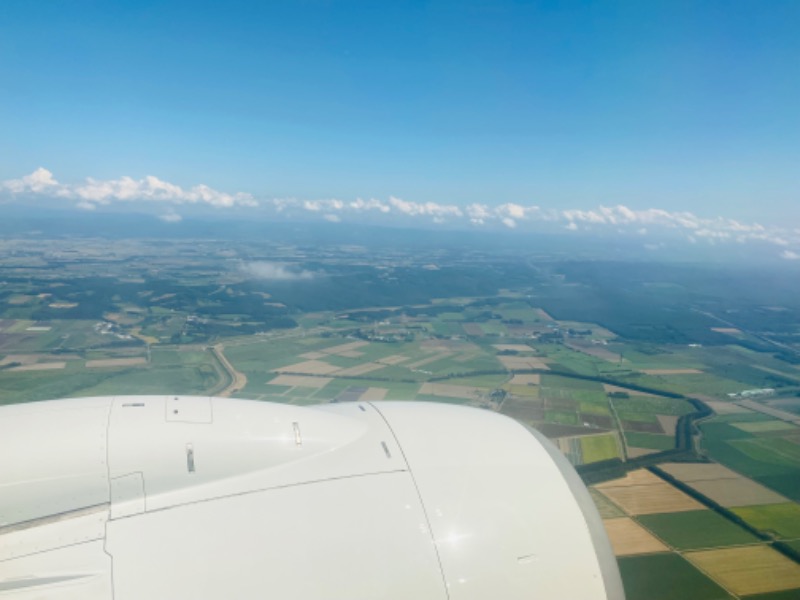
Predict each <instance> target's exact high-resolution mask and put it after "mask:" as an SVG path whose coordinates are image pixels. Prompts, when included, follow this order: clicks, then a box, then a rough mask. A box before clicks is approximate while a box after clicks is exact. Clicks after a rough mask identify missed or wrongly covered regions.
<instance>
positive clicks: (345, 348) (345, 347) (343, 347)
mask: <svg viewBox="0 0 800 600" xmlns="http://www.w3.org/2000/svg"><path fill="white" fill-rule="evenodd" d="M368 344H369V342H364V341H359V342H348V343H347V344H339V345H338V346H331V347H330V348H324V349H323V350H321V352H324V353H325V354H341V353H342V352H351V351H353V350H355V349H356V348H361V347H362V346H367V345H368Z"/></svg>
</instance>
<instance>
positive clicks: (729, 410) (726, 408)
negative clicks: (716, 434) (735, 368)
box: [693, 394, 750, 415]
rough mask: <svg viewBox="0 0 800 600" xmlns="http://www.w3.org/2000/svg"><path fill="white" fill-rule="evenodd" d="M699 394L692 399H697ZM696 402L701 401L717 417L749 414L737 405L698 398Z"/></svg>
mask: <svg viewBox="0 0 800 600" xmlns="http://www.w3.org/2000/svg"><path fill="white" fill-rule="evenodd" d="M697 396H699V394H696V395H695V396H693V397H697ZM698 400H702V401H703V402H705V403H706V404H708V407H709V408H710V409H711V410H713V411H714V412H715V413H717V414H718V415H733V414H740V413H746V412H750V411H749V410H747V409H746V408H742V407H741V406H739V405H738V404H734V403H733V402H723V401H721V400H708V399H706V398H698Z"/></svg>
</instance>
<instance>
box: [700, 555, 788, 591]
mask: <svg viewBox="0 0 800 600" xmlns="http://www.w3.org/2000/svg"><path fill="white" fill-rule="evenodd" d="M684 556H685V557H686V558H687V559H688V560H690V561H691V562H693V563H694V564H695V565H696V566H697V567H699V568H700V569H701V570H703V571H705V572H706V573H708V574H709V575H710V576H711V577H713V578H714V579H716V580H717V581H718V582H719V583H721V584H722V585H723V586H724V587H725V588H727V589H729V590H730V591H732V592H733V593H734V594H738V595H747V594H763V593H765V592H777V591H779V590H789V589H793V588H797V587H800V565H798V564H797V563H795V562H792V561H791V560H789V559H788V558H786V557H785V556H783V555H782V554H779V553H778V552H776V551H775V550H773V549H772V548H769V547H767V546H743V547H737V548H723V549H721V550H704V551H700V552H687V553H686V554H684Z"/></svg>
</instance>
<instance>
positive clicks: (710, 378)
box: [0, 236, 800, 600]
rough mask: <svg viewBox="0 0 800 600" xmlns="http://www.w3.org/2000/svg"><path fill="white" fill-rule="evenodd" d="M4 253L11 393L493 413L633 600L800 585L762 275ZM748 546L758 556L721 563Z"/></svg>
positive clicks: (29, 397) (1, 364)
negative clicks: (744, 568)
mask: <svg viewBox="0 0 800 600" xmlns="http://www.w3.org/2000/svg"><path fill="white" fill-rule="evenodd" d="M387 237H388V238H391V236H387ZM0 243H2V245H3V249H4V250H5V252H4V253H3V254H1V255H0V403H2V404H8V403H18V402H31V401H36V400H44V399H49V398H60V397H77V396H85V395H103V394H113V395H117V394H125V393H130V394H147V393H153V394H163V393H179V392H180V393H184V394H199V395H232V396H235V397H241V398H251V399H255V400H263V401H272V402H281V403H290V404H297V405H313V404H319V403H327V402H348V401H356V400H358V401H375V402H379V401H382V400H404V401H431V402H447V403H454V404H461V405H465V406H472V407H477V408H481V409H483V410H490V411H496V412H499V413H501V414H504V415H507V416H509V417H511V418H513V419H516V420H518V421H519V422H521V423H523V424H525V425H527V426H531V427H535V428H537V429H538V430H540V431H541V432H542V433H544V434H545V435H546V436H547V437H549V438H550V439H551V440H552V441H553V442H554V443H555V444H556V446H557V447H558V448H559V449H560V450H561V451H562V452H563V453H564V454H565V455H566V456H567V457H568V458H569V460H570V461H571V462H572V463H573V464H574V465H576V467H577V468H578V469H579V472H580V473H581V474H582V475H583V476H584V478H585V479H586V481H589V482H592V483H594V484H595V487H593V489H592V496H593V498H594V499H595V502H596V504H597V505H598V508H599V509H600V512H601V514H602V515H603V517H604V518H605V519H606V520H607V523H606V526H607V528H608V530H609V533H610V535H611V538H612V542H613V543H614V548H615V551H616V552H617V554H618V556H619V561H620V566H621V569H622V573H623V577H624V580H625V585H626V588H627V590H628V598H629V599H630V600H638V599H644V598H660V597H668V596H667V594H668V593H669V590H670V589H673V593H678V592H680V593H681V594H684V595H681V596H679V597H687V598H688V597H691V598H729V597H733V598H735V597H739V596H741V595H751V594H762V593H783V592H786V593H790V592H791V591H792V590H794V591H797V589H798V588H800V583H797V579H796V573H795V570H794V567H795V566H797V563H796V562H793V560H792V559H790V558H787V555H784V554H781V553H780V552H778V551H777V550H775V549H774V548H773V546H772V544H773V543H774V542H776V541H780V542H782V543H783V542H785V543H786V545H787V546H786V547H788V548H793V547H798V546H800V541H799V540H800V529H798V527H797V523H798V522H800V504H798V501H800V476H799V474H800V450H798V449H800V368H798V364H800V355H798V351H800V307H799V306H798V298H800V289H795V288H794V287H792V285H793V284H791V283H787V284H786V285H785V286H782V287H781V288H780V289H778V290H773V293H771V294H770V295H769V297H768V298H767V297H765V295H764V290H762V289H759V288H757V287H754V286H752V285H746V283H747V282H749V281H751V280H752V279H753V278H758V277H760V275H759V274H758V273H753V272H752V271H746V270H745V271H741V272H740V271H735V270H730V271H725V273H724V276H722V275H720V273H719V272H718V271H717V270H703V267H701V266H698V265H694V266H680V265H658V264H650V265H647V267H646V268H645V267H644V266H642V265H638V264H636V263H630V264H627V263H626V266H625V268H624V269H623V268H620V263H615V262H603V261H576V260H564V259H563V257H559V256H554V255H549V254H547V253H541V252H538V253H530V254H526V253H525V252H521V251H519V252H518V251H515V252H507V253H504V252H499V251H496V250H492V251H490V250H485V249H480V248H478V249H469V251H468V252H467V253H466V254H465V250H464V248H463V247H459V246H458V245H457V243H456V242H454V241H450V242H448V244H446V245H444V246H443V245H442V244H441V243H439V242H438V241H437V243H435V244H434V243H430V244H428V245H426V244H419V245H416V246H413V247H406V246H403V245H399V244H393V243H392V242H391V239H389V241H385V240H382V241H380V242H378V241H376V240H369V244H367V243H366V242H365V243H364V245H352V244H349V245H341V244H333V245H329V246H320V245H319V244H316V242H315V243H314V244H311V243H310V242H309V244H307V245H303V246H301V245H299V244H298V243H296V242H295V241H292V240H287V239H281V238H280V237H279V236H276V237H275V239H272V240H270V241H268V242H265V241H263V240H262V239H260V238H259V239H256V238H247V237H244V238H242V239H240V240H237V241H231V240H218V241H214V240H209V239H202V240H197V239H192V240H181V239H174V240H147V239H138V238H133V239H122V240H115V241H114V243H113V244H110V242H109V241H108V240H104V239H100V238H85V239H84V238H74V239H68V238H53V239H37V240H35V243H33V242H32V241H31V240H30V239H27V238H25V237H18V238H8V239H4V240H0ZM370 244H371V245H370ZM254 264H255V265H264V264H267V265H279V266H280V267H281V271H280V272H281V273H282V276H281V277H280V278H278V279H275V278H272V279H270V278H268V277H267V278H263V277H261V278H260V277H256V276H254V275H253V273H255V272H257V270H256V271H254V270H253V268H251V266H252V265H254ZM266 271H267V272H269V269H267V270H266ZM787 281H794V280H790V279H787ZM797 281H800V279H798V280H797ZM765 285H766V284H765ZM798 285H800V284H798ZM795 287H798V286H795ZM598 298H602V299H603V301H602V302H599V301H598ZM767 300H769V302H768V303H766V302H767ZM765 306H769V307H773V308H774V307H780V308H781V310H773V309H767V308H765ZM734 330H735V332H734ZM776 332H779V333H776ZM653 465H659V466H660V468H661V469H663V476H661V475H658V474H657V473H656V472H651V471H649V470H647V468H648V467H650V466H653ZM665 477H666V478H667V479H665ZM669 477H672V478H673V479H674V481H673V480H668V478H669ZM738 548H751V549H753V550H749V552H750V553H751V554H746V553H745V554H741V555H740V554H736V553H733V554H730V553H729V554H725V553H723V554H713V552H719V551H721V550H725V551H727V550H729V549H738ZM706 552H711V554H705V553H706ZM751 555H752V556H751ZM720 556H722V557H725V560H721V559H719V557H720ZM776 556H777V557H778V558H776ZM747 557H750V558H752V560H753V564H754V565H760V566H759V567H758V569H760V570H757V571H749V572H747V575H746V576H743V577H744V578H737V576H736V575H735V574H732V573H731V572H729V571H728V570H725V569H724V568H722V567H720V566H719V565H721V564H722V563H724V562H725V561H728V562H731V564H739V562H741V561H743V560H745V559H746V558H747ZM784 559H785V560H784ZM747 560H750V559H749V558H747ZM786 561H789V562H788V563H787V562H786ZM771 569H773V570H771ZM765 573H767V574H770V575H769V576H766V575H764V574H765ZM773 575H774V576H773ZM765 578H766V579H770V580H771V581H774V582H776V583H774V585H773V586H772V587H771V588H770V587H769V586H767V585H766V584H765V583H764V582H763V580H764V579H765ZM667 581H669V582H671V583H669V585H667V584H666V582H667ZM759 582H760V583H759ZM795 584H797V586H796V587H794V588H793V587H791V586H795ZM775 586H777V587H775ZM787 586H788V587H787ZM676 590H677V591H676ZM672 597H676V596H672ZM777 597H778V596H776V598H777Z"/></svg>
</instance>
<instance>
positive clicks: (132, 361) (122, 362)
mask: <svg viewBox="0 0 800 600" xmlns="http://www.w3.org/2000/svg"><path fill="white" fill-rule="evenodd" d="M146 364H147V359H146V358H145V357H144V356H137V357H134V358H101V359H99V360H87V361H86V366H87V367H88V368H90V369H92V368H96V367H133V366H136V365H146Z"/></svg>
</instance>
